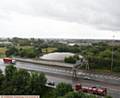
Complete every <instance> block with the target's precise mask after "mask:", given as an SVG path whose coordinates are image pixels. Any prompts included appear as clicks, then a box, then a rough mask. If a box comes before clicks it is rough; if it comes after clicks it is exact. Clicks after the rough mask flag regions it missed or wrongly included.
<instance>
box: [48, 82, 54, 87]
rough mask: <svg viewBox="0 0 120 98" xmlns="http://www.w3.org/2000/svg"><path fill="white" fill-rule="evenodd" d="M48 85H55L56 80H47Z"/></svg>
mask: <svg viewBox="0 0 120 98" xmlns="http://www.w3.org/2000/svg"><path fill="white" fill-rule="evenodd" d="M47 84H48V85H51V86H54V85H55V82H54V81H49V82H47Z"/></svg>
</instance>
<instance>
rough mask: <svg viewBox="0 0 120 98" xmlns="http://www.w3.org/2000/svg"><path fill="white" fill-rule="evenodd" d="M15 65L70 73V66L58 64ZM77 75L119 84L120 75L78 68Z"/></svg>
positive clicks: (22, 63)
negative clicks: (85, 70) (59, 65)
mask: <svg viewBox="0 0 120 98" xmlns="http://www.w3.org/2000/svg"><path fill="white" fill-rule="evenodd" d="M16 66H17V67H26V68H32V69H36V70H40V71H43V72H46V71H47V72H49V71H50V72H51V71H52V72H53V73H56V72H57V73H58V72H59V74H66V75H67V74H68V75H71V74H72V69H70V68H63V67H58V66H49V65H48V66H46V65H39V64H32V63H25V62H17V64H16ZM78 76H79V77H81V78H83V77H86V76H87V77H89V78H91V79H93V80H99V81H102V82H109V83H114V84H120V77H119V76H113V75H104V74H96V73H90V72H89V73H88V72H84V71H82V70H80V71H79V72H78Z"/></svg>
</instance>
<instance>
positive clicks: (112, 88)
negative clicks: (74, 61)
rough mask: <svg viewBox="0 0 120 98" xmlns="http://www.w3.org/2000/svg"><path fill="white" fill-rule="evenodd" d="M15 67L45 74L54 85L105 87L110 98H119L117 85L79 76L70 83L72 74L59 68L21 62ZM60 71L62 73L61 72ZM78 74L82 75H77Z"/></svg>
mask: <svg viewBox="0 0 120 98" xmlns="http://www.w3.org/2000/svg"><path fill="white" fill-rule="evenodd" d="M33 66H34V67H33ZM16 67H18V68H23V69H27V70H34V71H38V72H45V73H46V75H47V77H48V80H50V81H55V83H56V84H58V83H59V82H66V83H70V84H72V85H74V84H75V83H77V82H80V83H81V84H82V85H85V86H95V85H96V86H100V87H106V88H108V93H109V94H110V95H112V96H114V98H119V97H118V96H120V86H118V85H111V84H107V83H104V82H99V81H94V80H84V79H83V76H81V75H79V76H78V77H79V79H78V81H72V77H71V76H72V72H71V71H70V70H67V69H66V70H64V71H63V69H62V68H61V69H60V68H59V69H56V68H49V67H46V66H40V65H35V64H29V63H27V64H26V63H23V62H18V63H17V64H16ZM61 70H62V71H61ZM79 74H82V72H81V73H79Z"/></svg>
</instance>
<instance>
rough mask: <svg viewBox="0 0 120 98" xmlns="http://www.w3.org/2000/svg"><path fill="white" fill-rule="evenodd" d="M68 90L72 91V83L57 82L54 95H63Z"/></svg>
mask: <svg viewBox="0 0 120 98" xmlns="http://www.w3.org/2000/svg"><path fill="white" fill-rule="evenodd" d="M70 91H73V89H72V85H70V84H66V83H59V84H58V85H57V86H56V89H55V93H56V96H64V95H65V94H67V93H68V92H70Z"/></svg>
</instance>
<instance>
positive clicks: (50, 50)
mask: <svg viewBox="0 0 120 98" xmlns="http://www.w3.org/2000/svg"><path fill="white" fill-rule="evenodd" d="M55 50H57V48H52V47H48V48H47V52H48V53H51V52H54V51H55ZM42 52H43V53H46V48H43V49H42Z"/></svg>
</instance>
